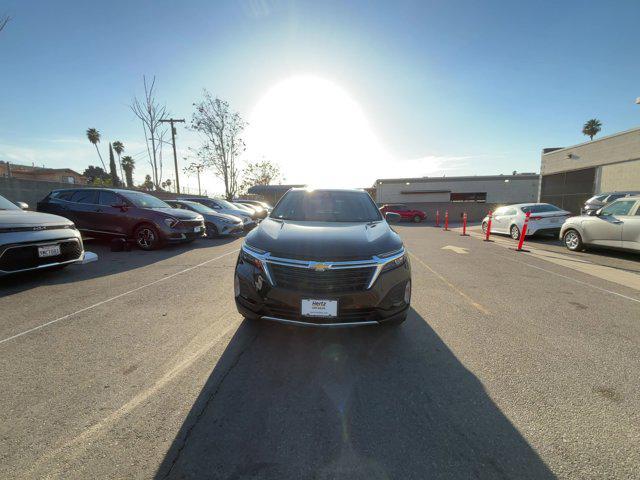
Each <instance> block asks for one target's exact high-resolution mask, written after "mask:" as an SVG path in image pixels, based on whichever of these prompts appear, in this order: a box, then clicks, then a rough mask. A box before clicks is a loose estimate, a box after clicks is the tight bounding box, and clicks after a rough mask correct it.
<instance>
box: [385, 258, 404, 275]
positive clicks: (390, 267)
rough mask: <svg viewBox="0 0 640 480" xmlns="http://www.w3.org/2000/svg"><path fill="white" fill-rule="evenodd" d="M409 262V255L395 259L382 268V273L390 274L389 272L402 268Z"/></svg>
mask: <svg viewBox="0 0 640 480" xmlns="http://www.w3.org/2000/svg"><path fill="white" fill-rule="evenodd" d="M406 261H407V255H406V254H404V255H402V256H401V257H398V258H395V259H393V260H391V261H390V262H388V263H385V265H384V267H382V273H384V272H388V271H389V270H393V269H394V268H398V267H401V266H402V265H404V263H405V262H406Z"/></svg>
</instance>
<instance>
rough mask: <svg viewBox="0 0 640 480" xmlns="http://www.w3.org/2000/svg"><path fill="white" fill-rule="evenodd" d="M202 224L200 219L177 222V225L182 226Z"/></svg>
mask: <svg viewBox="0 0 640 480" xmlns="http://www.w3.org/2000/svg"><path fill="white" fill-rule="evenodd" d="M202 225H203V223H202V220H180V223H179V224H178V226H183V227H201V226H202Z"/></svg>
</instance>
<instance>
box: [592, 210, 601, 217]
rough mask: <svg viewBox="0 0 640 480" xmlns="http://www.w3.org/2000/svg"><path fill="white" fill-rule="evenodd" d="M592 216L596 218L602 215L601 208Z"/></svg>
mask: <svg viewBox="0 0 640 480" xmlns="http://www.w3.org/2000/svg"><path fill="white" fill-rule="evenodd" d="M594 215H595V216H596V217H599V216H601V215H602V208H599V209H598V210H596V211H595V213H594Z"/></svg>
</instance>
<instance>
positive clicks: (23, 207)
mask: <svg viewBox="0 0 640 480" xmlns="http://www.w3.org/2000/svg"><path fill="white" fill-rule="evenodd" d="M16 205H17V206H18V207H20V208H21V209H22V210H26V209H28V208H29V205H28V204H26V203H24V202H16Z"/></svg>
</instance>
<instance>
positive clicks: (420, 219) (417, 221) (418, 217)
mask: <svg viewBox="0 0 640 480" xmlns="http://www.w3.org/2000/svg"><path fill="white" fill-rule="evenodd" d="M421 221H422V218H420V215H414V216H413V222H414V223H420V222H421Z"/></svg>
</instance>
